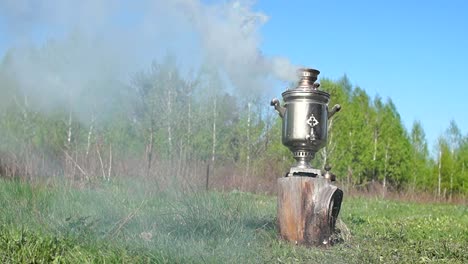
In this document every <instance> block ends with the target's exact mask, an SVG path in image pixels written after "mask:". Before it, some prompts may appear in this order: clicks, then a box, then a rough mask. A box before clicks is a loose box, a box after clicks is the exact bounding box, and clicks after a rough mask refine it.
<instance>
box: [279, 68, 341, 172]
mask: <svg viewBox="0 0 468 264" xmlns="http://www.w3.org/2000/svg"><path fill="white" fill-rule="evenodd" d="M319 74H320V71H318V70H315V69H307V68H303V69H300V70H299V83H298V85H297V87H296V88H293V89H287V90H286V91H284V92H283V93H282V96H283V101H284V106H281V105H280V102H279V100H278V99H276V98H274V99H273V100H271V105H272V106H274V107H275V109H276V111H278V113H279V116H280V117H281V118H282V120H283V124H282V143H283V145H285V146H286V147H288V148H289V150H291V152H292V153H293V156H294V159H295V160H296V161H297V162H296V164H294V165H293V166H292V167H291V169H290V170H289V172H288V173H287V174H286V176H309V177H319V178H321V177H327V178H333V177H330V175H332V174H331V173H329V172H328V170H329V167H328V168H326V171H327V172H325V173H322V171H321V170H320V169H315V168H313V167H312V166H311V165H310V161H311V160H312V159H313V158H314V156H315V154H316V153H317V152H318V151H319V150H320V149H321V148H323V147H324V146H325V145H326V143H327V132H328V120H329V119H330V118H331V117H332V116H333V115H334V114H335V113H336V112H338V111H340V109H341V106H340V105H339V104H336V105H335V106H333V108H332V109H331V110H329V109H328V102H329V101H330V94H329V93H327V92H324V91H320V90H319V89H318V88H319V87H320V84H319V83H316V81H317V77H318V75H319Z"/></svg>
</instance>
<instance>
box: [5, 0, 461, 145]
mask: <svg viewBox="0 0 468 264" xmlns="http://www.w3.org/2000/svg"><path fill="white" fill-rule="evenodd" d="M120 1H121V0H120ZM145 1H146V2H148V0H145ZM173 1H178V2H185V3H186V4H188V5H187V6H190V7H193V8H194V10H195V9H196V8H198V9H199V7H198V6H196V5H194V4H193V3H195V2H198V1H197V0H193V1H192V0H173ZM2 2H3V3H2ZM36 2H38V3H39V2H53V1H43V0H41V1H39V0H38V1H30V0H17V1H14V0H0V8H2V7H4V8H5V7H8V6H10V7H11V6H12V5H14V6H15V10H19V9H20V8H22V9H26V10H29V11H28V12H30V13H25V14H26V16H23V17H17V18H14V19H12V17H13V15H10V14H9V13H8V12H10V11H9V10H7V11H6V12H2V10H0V58H1V57H3V54H5V52H6V51H7V50H8V49H10V48H11V47H13V46H15V45H17V44H18V43H19V42H18V36H19V35H21V36H23V37H24V36H26V37H27V38H28V39H29V40H31V41H32V42H34V43H36V44H38V45H40V44H41V43H44V42H46V41H47V39H48V38H60V37H61V36H63V35H64V32H65V31H66V30H67V29H68V28H67V26H66V25H67V23H68V21H69V20H67V18H66V17H60V16H59V15H57V14H55V15H57V17H54V18H53V20H52V19H51V20H50V21H53V23H43V22H44V21H46V20H47V19H48V18H47V17H45V16H48V15H50V14H49V13H47V12H44V13H42V14H41V16H40V15H37V17H36V16H35V15H34V10H35V9H40V8H41V6H38V7H35V6H34V3H36ZM77 2H84V3H88V6H87V7H89V9H86V8H82V9H80V11H79V12H81V13H79V12H78V11H77V13H79V14H84V15H85V16H83V17H86V18H87V17H89V16H90V14H89V13H90V12H91V13H92V14H91V15H92V16H94V17H99V16H107V15H109V13H110V12H108V11H105V10H106V9H108V8H109V3H112V1H110V0H109V1H107V0H102V1H101V0H100V1H98V0H96V1H91V0H86V1H77ZM77 2H74V1H71V0H69V1H63V2H60V3H77ZM124 2H125V1H124ZM149 2H151V1H149ZM155 2H161V3H163V2H164V1H155ZM202 2H203V4H204V5H212V4H213V3H217V2H220V1H213V0H210V1H208V0H207V1H202ZM224 2H226V1H224ZM13 3H14V4H13ZM16 3H21V4H24V5H29V7H27V8H25V7H24V6H20V5H17V4H16ZM57 3H58V2H57ZM90 3H92V4H90ZM94 3H98V4H94ZM99 3H101V4H99ZM168 5H170V4H168ZM187 6H186V7H187ZM91 7H92V8H91ZM126 7H127V6H126V5H124V6H123V8H122V10H123V11H122V12H119V13H118V15H117V16H115V17H112V19H111V20H109V21H111V22H103V21H101V20H99V19H95V20H89V21H88V20H87V19H83V17H80V16H78V15H77V16H76V17H74V18H73V19H75V20H80V21H85V23H84V24H82V25H81V26H83V27H84V28H88V29H90V28H92V29H93V30H95V32H100V31H99V30H101V31H102V32H105V31H108V29H110V28H112V29H114V30H115V29H116V28H120V27H122V28H123V27H126V28H127V30H128V31H132V26H133V25H136V24H138V23H139V22H138V21H140V20H148V21H149V22H148V23H149V24H151V23H153V24H154V25H156V24H157V23H159V22H161V23H163V24H164V23H166V24H164V26H163V28H165V30H160V31H158V32H157V34H162V35H164V34H169V33H170V34H181V35H184V34H185V33H186V32H185V31H183V30H180V31H177V30H176V29H174V28H176V27H174V28H173V27H171V26H172V24H171V22H169V23H167V21H166V22H165V21H164V20H162V19H161V20H158V19H155V18H154V16H157V15H161V16H162V17H164V15H165V14H161V13H157V12H156V15H154V13H152V15H151V16H153V17H151V16H149V17H150V18H151V19H149V18H148V14H146V17H145V15H143V14H140V13H139V12H140V11H141V10H140V9H138V8H132V7H131V6H130V5H128V7H129V8H126ZM60 8H61V9H57V10H67V11H68V12H71V13H70V14H73V13H74V12H72V11H75V10H74V9H71V11H70V10H69V9H68V8H67V7H63V6H62V7H60ZM249 8H252V9H253V10H252V12H251V11H250V10H247V11H245V12H244V13H245V14H246V15H247V16H256V18H257V19H260V20H262V21H261V23H259V26H258V33H255V34H254V35H252V36H251V37H248V38H247V40H246V43H245V46H246V47H247V48H245V49H243V43H241V42H236V45H235V46H233V47H229V49H230V50H226V47H225V46H227V45H226V42H222V40H219V43H215V44H216V45H212V44H211V43H209V44H206V43H205V45H206V47H205V48H207V49H213V50H214V52H212V53H211V55H212V57H216V56H223V55H224V54H226V53H230V51H233V50H235V51H236V53H235V54H240V55H239V56H240V57H242V56H243V55H245V54H251V49H250V47H256V45H257V44H258V48H259V49H260V51H261V53H262V54H265V56H267V57H268V56H272V57H274V56H280V57H281V58H286V59H288V60H290V61H291V62H292V64H294V65H301V66H306V67H311V68H316V69H318V70H320V71H321V77H326V78H331V79H338V78H340V77H342V76H343V75H345V74H346V75H347V77H348V78H349V79H350V81H351V83H352V84H353V85H355V86H359V87H361V88H362V89H364V90H365V91H367V93H368V94H369V95H370V96H371V98H373V97H374V96H376V95H379V96H380V97H382V98H383V99H384V100H385V99H386V98H391V99H392V101H393V102H394V104H395V105H396V108H397V110H398V112H399V113H400V116H401V119H402V121H403V123H404V125H405V127H406V128H407V129H408V131H409V130H410V129H411V126H412V123H413V122H414V121H415V120H419V121H421V123H422V126H423V128H424V130H425V133H426V137H427V140H428V143H429V145H430V151H431V152H432V151H434V143H435V142H436V140H437V137H438V136H439V135H441V134H442V133H444V131H445V130H446V129H447V127H448V125H449V123H450V121H451V120H455V122H456V123H457V125H458V127H459V128H460V130H461V132H462V133H463V134H464V135H466V134H467V132H468V119H467V118H465V115H466V113H467V112H468V111H467V110H466V107H465V105H467V104H466V101H467V99H468V96H467V92H466V91H467V90H468V74H467V73H466V72H465V71H466V70H467V69H468V1H461V0H460V1H452V0H447V1H432V0H426V1H401V0H394V1H359V0H357V1H334V0H327V1H315V0H308V1H298V0H296V1H292V0H291V1H284V0H276V1H272V0H259V1H256V2H255V3H254V4H253V5H252V6H249ZM198 9H197V10H198ZM168 10H170V9H168ZM4 11H5V10H4ZM205 11H206V10H205ZM184 12H185V11H184ZM197 12H199V11H197ZM55 13H60V12H55ZM63 13H64V14H67V12H63ZM31 14H32V16H31ZM194 14H195V15H197V14H198V13H193V14H192V15H194ZM200 14H201V15H200ZM200 14H198V15H200V16H204V15H208V16H209V15H210V14H211V13H210V12H204V11H203V12H201V13H200ZM226 14H227V15H228V16H229V17H230V18H228V19H226V23H224V24H223V23H220V24H219V25H220V26H219V27H218V28H215V27H213V28H210V30H207V31H206V32H202V34H205V35H206V36H209V37H210V38H209V39H208V42H209V41H214V42H216V41H218V39H217V37H216V36H217V35H218V34H221V33H222V32H224V31H226V32H227V34H226V35H224V36H222V37H219V39H223V38H226V41H229V40H230V38H232V39H233V40H235V41H238V40H239V39H238V38H237V36H238V35H236V33H239V32H236V31H235V30H233V29H232V28H229V29H226V30H224V28H223V26H226V27H228V26H231V25H232V24H233V23H234V24H235V22H236V21H237V20H236V19H237V17H236V16H232V14H231V13H229V12H228V13H226ZM259 14H261V15H259ZM63 16H67V15H63ZM222 19H223V18H213V19H212V20H210V19H206V20H205V19H200V20H199V21H198V22H199V23H200V25H202V26H203V25H204V26H205V27H212V26H213V23H216V21H217V22H219V21H223V20H222ZM12 20H13V21H15V23H11V21H12ZM263 20H264V21H263ZM18 21H19V22H18ZM86 21H87V22H86ZM168 21H170V20H168ZM213 21H215V22H213ZM7 22H10V23H7ZM231 22H233V23H231ZM18 23H19V25H18ZM23 23H24V24H29V25H28V26H29V28H33V30H28V31H27V32H25V33H24V34H19V33H22V28H26V27H22V26H23V25H22V24H23ZM61 23H63V26H62V24H61ZM108 23H113V24H114V25H112V26H110V25H108ZM203 23H205V24H203ZM12 25H14V26H15V27H16V26H18V28H15V29H13V30H12V28H11V27H12ZM145 25H146V27H147V24H145ZM146 27H143V29H142V31H141V32H145V33H148V32H149V33H154V32H153V31H151V30H148V28H146ZM173 29H174V32H172V31H173ZM256 29H257V28H256V27H253V30H254V31H255V30H256ZM166 31H167V32H166ZM18 32H19V33H18ZM138 32H140V31H136V33H134V34H138ZM149 33H148V34H149ZM231 33H232V34H231ZM249 34H250V33H249ZM164 36H166V35H164ZM213 37H214V38H213ZM187 38H190V36H188V37H180V38H179V37H178V38H176V39H178V40H179V41H178V42H177V43H183V42H185V41H187ZM20 39H21V38H20ZM153 40H154V39H151V38H143V39H139V41H140V42H145V41H148V43H149V44H152V42H151V41H153ZM180 40H181V41H180ZM257 42H258V43H257ZM174 43H175V42H173V43H172V44H174ZM114 44H115V45H116V46H118V45H122V47H124V46H125V44H122V43H119V42H115V41H114ZM126 45H130V44H128V43H127V44H126ZM132 45H134V44H133V43H132ZM202 45H203V43H202ZM142 47H143V46H142ZM220 47H222V48H220ZM148 48H151V45H147V46H145V49H148ZM153 48H154V49H156V50H157V49H158V48H156V47H153ZM159 48H160V49H163V48H162V47H159ZM181 50H187V49H184V47H182V48H181ZM187 52H188V53H189V54H193V53H194V52H193V51H192V50H190V49H188V50H187ZM242 52H243V53H242ZM145 56H148V55H147V54H145ZM245 57H247V56H245ZM127 58H130V57H127ZM228 60H229V61H228ZM232 60H234V63H231V62H232ZM237 60H239V58H237ZM240 60H241V61H236V58H233V57H226V58H225V60H221V61H220V63H225V64H226V65H228V64H229V65H228V66H227V67H228V68H229V67H230V68H229V69H228V70H230V71H232V72H233V74H234V75H236V74H237V75H242V74H244V75H245V72H242V71H239V69H238V68H240V67H239V65H242V64H241V62H242V59H240ZM280 62H285V61H280ZM280 64H281V63H280ZM286 64H287V63H286ZM281 65H283V64H281ZM236 68H237V69H236ZM251 69H252V68H248V67H247V68H246V69H244V70H245V71H247V73H248V71H249V70H251ZM281 91H282V88H275V89H273V90H272V91H271V94H272V96H276V97H278V96H280V93H281ZM343 111H346V109H343Z"/></svg>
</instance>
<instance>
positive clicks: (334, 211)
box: [278, 176, 343, 246]
mask: <svg viewBox="0 0 468 264" xmlns="http://www.w3.org/2000/svg"><path fill="white" fill-rule="evenodd" d="M342 199H343V192H342V191H341V190H340V189H338V188H337V187H336V186H334V185H332V184H330V182H329V180H327V179H324V178H312V177H295V176H293V177H287V178H279V179H278V227H279V232H280V235H281V237H282V238H283V239H285V240H288V241H291V242H293V243H296V244H303V245H310V246H328V245H330V244H331V239H330V237H331V235H332V233H333V231H334V229H335V223H336V218H337V217H338V213H339V211H340V207H341V201H342Z"/></svg>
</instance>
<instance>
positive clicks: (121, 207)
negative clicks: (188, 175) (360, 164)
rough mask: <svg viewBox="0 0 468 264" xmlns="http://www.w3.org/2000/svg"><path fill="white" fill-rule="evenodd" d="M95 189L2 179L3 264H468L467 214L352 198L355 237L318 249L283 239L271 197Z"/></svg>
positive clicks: (347, 207) (114, 186)
mask: <svg viewBox="0 0 468 264" xmlns="http://www.w3.org/2000/svg"><path fill="white" fill-rule="evenodd" d="M96 186H97V187H96ZM96 186H95V187H93V188H74V187H67V184H65V183H57V182H55V183H53V184H49V185H45V184H27V183H23V182H19V181H8V180H0V262H1V263H467V262H468V208H467V207H466V206H461V205H447V204H417V203H409V202H396V201H385V200H380V199H369V198H366V199H364V198H347V197H345V200H344V202H343V205H342V211H341V213H340V218H341V219H342V221H343V222H344V223H346V225H347V227H348V229H349V230H351V235H350V237H349V238H347V239H346V240H345V241H344V242H342V243H340V244H338V245H336V246H334V247H332V248H330V249H317V248H306V247H300V246H294V245H291V244H290V243H287V242H284V241H281V240H280V239H278V236H277V231H276V227H275V217H276V198H275V197H272V196H263V195H254V194H249V193H242V192H235V191H234V192H228V193H227V192H226V193H222V192H214V191H213V192H191V193H186V194H184V193H182V192H180V191H174V190H164V191H160V192H157V191H155V190H156V189H157V188H153V186H152V185H151V184H150V183H148V182H145V183H142V182H137V181H132V182H123V181H120V182H118V181H117V182H112V183H101V184H98V185H96Z"/></svg>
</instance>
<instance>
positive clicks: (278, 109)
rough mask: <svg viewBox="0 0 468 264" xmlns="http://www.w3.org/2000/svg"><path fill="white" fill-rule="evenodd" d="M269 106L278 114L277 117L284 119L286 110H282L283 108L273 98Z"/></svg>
mask: <svg viewBox="0 0 468 264" xmlns="http://www.w3.org/2000/svg"><path fill="white" fill-rule="evenodd" d="M270 105H271V106H274V107H275V110H276V111H277V112H278V114H279V116H280V117H281V118H283V117H284V114H285V113H286V108H284V107H282V106H281V105H280V102H279V100H278V99H276V98H273V99H272V100H271V103H270Z"/></svg>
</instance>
